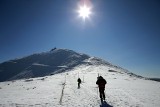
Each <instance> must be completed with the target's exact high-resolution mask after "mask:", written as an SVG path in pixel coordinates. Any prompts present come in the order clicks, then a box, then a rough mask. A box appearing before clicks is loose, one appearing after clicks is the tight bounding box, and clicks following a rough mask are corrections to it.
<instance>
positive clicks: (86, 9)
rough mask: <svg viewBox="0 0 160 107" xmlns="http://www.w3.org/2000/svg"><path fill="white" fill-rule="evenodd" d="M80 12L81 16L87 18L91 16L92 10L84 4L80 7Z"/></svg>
mask: <svg viewBox="0 0 160 107" xmlns="http://www.w3.org/2000/svg"><path fill="white" fill-rule="evenodd" d="M78 13H79V16H80V17H82V18H83V19H84V20H85V19H86V18H89V15H90V14H91V10H90V8H89V7H87V6H86V5H83V6H81V7H80V9H79V11H78Z"/></svg>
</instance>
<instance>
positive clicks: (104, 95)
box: [102, 90, 105, 100]
mask: <svg viewBox="0 0 160 107" xmlns="http://www.w3.org/2000/svg"><path fill="white" fill-rule="evenodd" d="M102 95H103V100H105V93H104V90H103V92H102Z"/></svg>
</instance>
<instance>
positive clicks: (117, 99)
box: [0, 64, 160, 107]
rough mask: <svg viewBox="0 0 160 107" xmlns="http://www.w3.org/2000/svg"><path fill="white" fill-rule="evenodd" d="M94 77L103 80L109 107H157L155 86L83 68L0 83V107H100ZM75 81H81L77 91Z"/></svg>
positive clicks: (98, 67)
mask: <svg viewBox="0 0 160 107" xmlns="http://www.w3.org/2000/svg"><path fill="white" fill-rule="evenodd" d="M108 70H114V71H117V72H108ZM98 73H99V75H102V76H103V77H104V78H105V79H106V80H107V85H106V90H105V93H106V102H107V104H108V105H110V106H111V107H112V106H113V107H159V106H160V91H159V90H160V83H159V82H155V81H151V80H145V79H144V78H138V77H136V76H130V75H129V74H127V73H126V72H124V71H123V70H122V69H118V68H111V67H109V66H106V65H85V64H84V65H79V66H76V67H75V68H74V69H72V70H68V71H67V72H63V73H59V74H55V75H52V76H46V77H39V78H31V79H28V80H16V81H8V82H1V83H0V107H32V106H33V107H100V105H101V103H100V99H99V93H98V88H97V85H96V83H95V82H96V80H97V76H98ZM78 77H80V78H81V79H82V84H81V88H80V89H77V87H78V86H77V85H78V84H77V78H78ZM64 83H65V85H64ZM63 88H64V90H63V91H62V89H63ZM62 93H63V94H62ZM104 106H105V105H104ZM105 107H107V106H105Z"/></svg>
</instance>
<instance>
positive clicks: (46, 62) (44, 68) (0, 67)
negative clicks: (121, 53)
mask: <svg viewBox="0 0 160 107" xmlns="http://www.w3.org/2000/svg"><path fill="white" fill-rule="evenodd" d="M93 63H94V64H108V65H109V64H110V63H108V62H105V61H103V60H102V59H98V58H94V57H90V56H88V55H86V54H80V53H77V52H74V51H72V50H68V49H56V48H54V49H51V50H50V51H48V52H42V53H38V54H33V55H30V56H27V57H23V58H20V59H14V60H9V61H6V62H3V63H1V64H0V82H2V81H7V80H15V79H22V78H31V77H40V76H46V75H50V74H55V73H60V72H63V71H65V70H68V69H72V68H73V67H75V66H77V65H80V64H93Z"/></svg>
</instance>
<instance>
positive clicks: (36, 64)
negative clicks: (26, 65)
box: [32, 63, 49, 66]
mask: <svg viewBox="0 0 160 107" xmlns="http://www.w3.org/2000/svg"><path fill="white" fill-rule="evenodd" d="M32 65H35V66H49V65H45V64H39V63H33V64H32Z"/></svg>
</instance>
